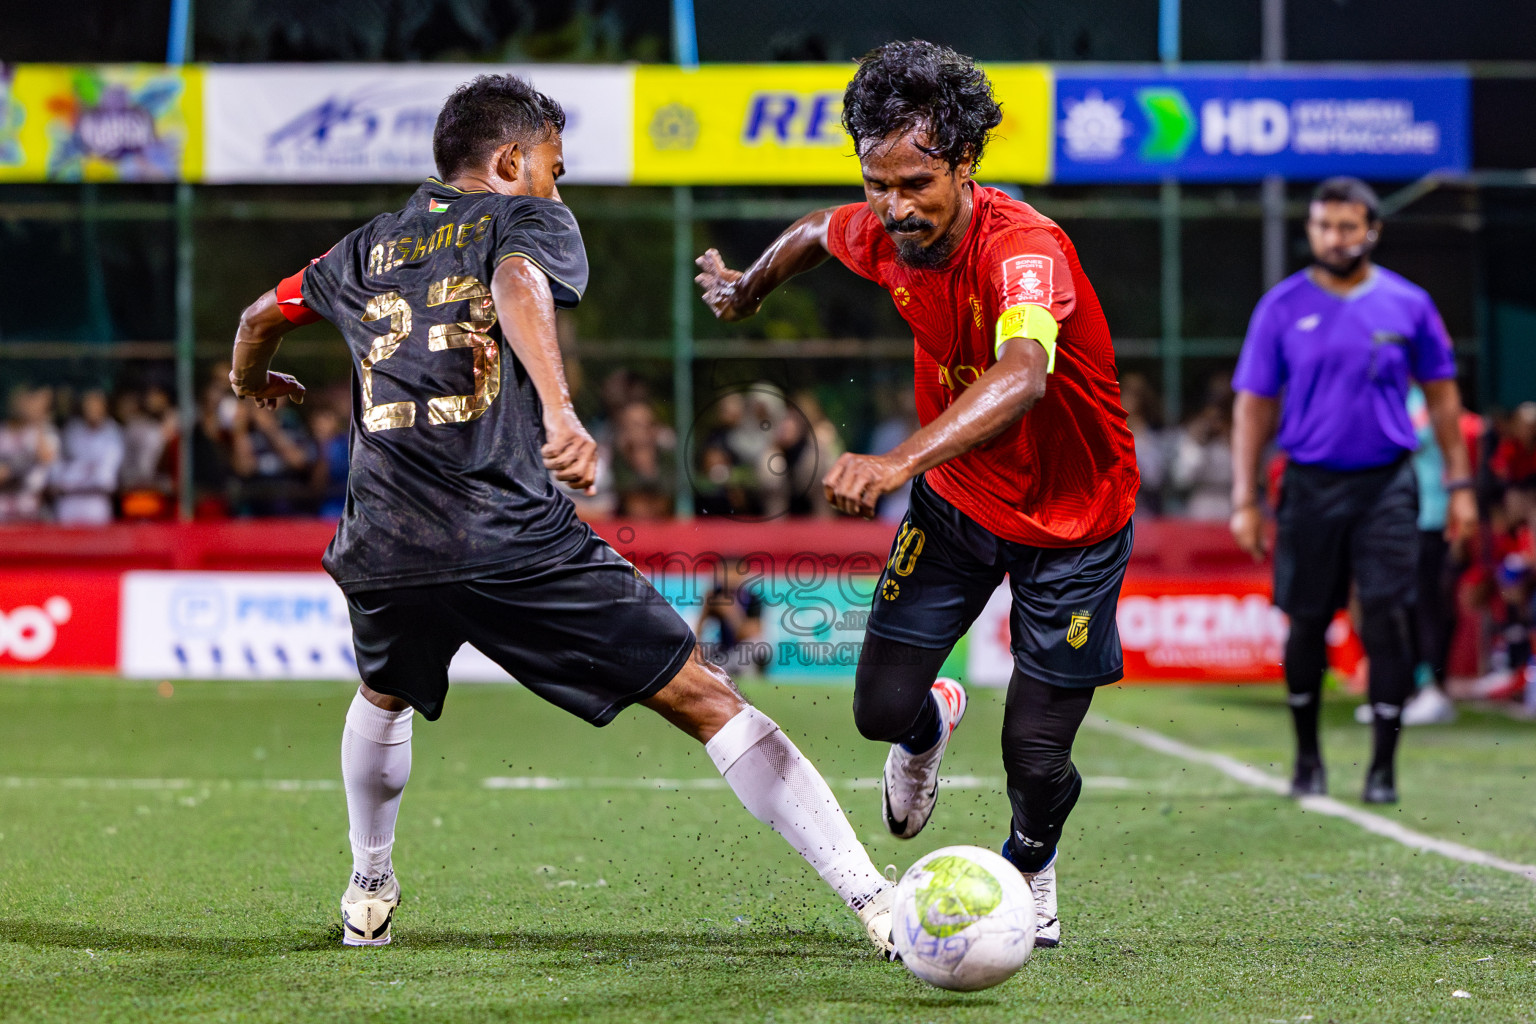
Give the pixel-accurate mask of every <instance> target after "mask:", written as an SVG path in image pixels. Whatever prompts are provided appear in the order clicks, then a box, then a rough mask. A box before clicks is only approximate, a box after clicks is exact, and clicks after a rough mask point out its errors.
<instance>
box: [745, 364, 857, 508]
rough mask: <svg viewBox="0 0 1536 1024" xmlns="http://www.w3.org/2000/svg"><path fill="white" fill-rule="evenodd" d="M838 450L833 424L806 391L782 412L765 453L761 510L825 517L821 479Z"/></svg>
mask: <svg viewBox="0 0 1536 1024" xmlns="http://www.w3.org/2000/svg"><path fill="white" fill-rule="evenodd" d="M842 453H843V442H842V438H840V437H839V436H838V433H837V427H836V426H834V425H833V423H832V421H831V420H829V419H827V415H826V413H824V412H823V411H822V408H821V402H820V400H818V399H817V398H816V396H815V395H814V394H812V393H811V392H809V391H801V392H799V393H797V394H796V395H795V398H794V401H793V403H792V404H790V405H789V407H788V408H786V409H785V410H784V412H783V415H782V417H781V418H780V419H779V423H778V427H777V429H776V430H775V431H774V436H773V443H772V445H771V446H770V448H769V449H768V451H767V453H766V458H765V460H764V467H765V468H766V470H767V473H766V474H765V475H764V477H763V478H762V482H763V489H764V500H763V512H764V514H765V515H769V516H779V515H786V514H787V515H792V516H810V515H815V516H831V515H832V511H833V510H832V506H831V505H829V504H827V501H826V497H825V495H824V493H823V492H822V488H821V479H822V477H824V476H826V475H827V472H828V471H829V470H830V469H831V468H832V464H833V463H834V462H836V461H837V457H838V456H839V455H841V454H842Z"/></svg>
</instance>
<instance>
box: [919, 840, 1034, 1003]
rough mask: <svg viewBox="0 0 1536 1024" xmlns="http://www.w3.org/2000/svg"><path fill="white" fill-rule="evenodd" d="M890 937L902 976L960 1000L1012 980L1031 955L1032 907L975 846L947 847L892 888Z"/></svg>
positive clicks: (1013, 872)
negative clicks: (947, 991)
mask: <svg viewBox="0 0 1536 1024" xmlns="http://www.w3.org/2000/svg"><path fill="white" fill-rule="evenodd" d="M891 937H892V939H893V940H894V941H895V943H896V952H897V953H899V954H901V962H902V963H904V964H906V965H907V970H909V971H911V972H912V973H913V974H915V975H917V976H918V977H919V978H921V979H922V980H923V981H926V982H927V983H928V984H930V985H936V986H938V987H939V988H947V989H953V990H955V991H959V992H974V991H976V990H977V989H983V988H991V987H992V986H993V985H997V984H1000V983H1001V982H1004V981H1007V980H1008V979H1009V978H1011V977H1012V976H1013V974H1014V972H1015V971H1017V970H1018V969H1019V968H1020V967H1023V966H1024V961H1026V960H1028V959H1029V954H1030V953H1031V952H1032V951H1033V950H1034V948H1035V900H1034V896H1033V895H1031V894H1030V891H1029V883H1027V882H1025V881H1024V876H1023V875H1021V874H1019V869H1018V868H1016V867H1014V866H1013V865H1012V864H1010V863H1008V862H1007V861H1006V860H1004V859H1003V858H1002V857H1000V856H998V855H997V854H995V853H993V852H992V851H991V850H983V849H982V848H981V847H979V846H946V847H944V848H943V849H942V850H935V851H933V852H932V853H930V854H928V856H926V857H924V858H923V859H922V860H920V861H918V862H917V863H916V864H913V865H912V866H911V867H910V868H908V869H907V873H906V874H905V875H902V876H901V881H900V882H899V883H898V884H897V886H896V902H895V907H894V910H893V912H892V919H891Z"/></svg>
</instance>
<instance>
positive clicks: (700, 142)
mask: <svg viewBox="0 0 1536 1024" xmlns="http://www.w3.org/2000/svg"><path fill="white" fill-rule="evenodd" d="M986 71H987V74H988V76H989V77H990V78H991V79H992V83H993V87H994V89H995V91H996V95H997V98H998V100H999V102H1000V103H1001V104H1002V107H1003V123H1002V124H1001V125H1000V126H999V127H998V129H997V133H996V137H995V138H994V139H993V141H992V143H991V145H990V146H989V147H988V149H987V152H986V155H985V157H984V158H983V160H982V168H981V174H980V177H981V179H982V180H983V181H1000V182H1042V181H1045V180H1047V179H1048V178H1049V176H1050V162H1051V139H1050V117H1049V111H1050V106H1051V72H1050V69H1049V68H1047V67H1042V66H1036V65H1020V64H1011V65H1010V64H994V65H988V66H987V68H986ZM852 74H853V68H852V65H849V64H735V65H716V66H706V67H702V68H693V69H687V68H677V67H670V66H660V65H654V66H643V67H640V68H638V69H637V70H636V77H635V123H634V140H635V163H634V172H635V176H634V181H635V183H636V184H656V185H661V184H685V185H686V184H761V185H767V184H805V185H844V184H846V185H856V184H858V183H859V180H860V177H859V164H858V160H857V159H855V158H854V155H853V145H852V143H851V141H850V140H849V138H848V136H847V135H846V134H845V133H844V131H843V126H842V116H843V90H845V89H846V88H847V87H848V80H849V78H851V77H852Z"/></svg>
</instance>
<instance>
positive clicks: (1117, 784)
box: [0, 775, 1140, 793]
mask: <svg viewBox="0 0 1536 1024" xmlns="http://www.w3.org/2000/svg"><path fill="white" fill-rule="evenodd" d="M828 781H829V782H830V783H831V785H832V786H833V787H834V788H837V789H879V788H880V780H879V779H829V780H828ZM940 781H941V782H942V784H943V785H944V787H945V788H947V789H979V790H989V789H990V790H996V791H998V792H1001V791H1002V790H1003V789H1004V788H1005V787H1006V785H1007V783H1006V782H1005V781H1004V779H1003V778H1002V776H989V775H946V776H944V777H943V778H942V779H941V780H940ZM1083 785H1084V786H1086V787H1088V788H1089V789H1131V788H1133V787H1135V786H1138V785H1140V783H1138V782H1136V781H1134V780H1131V779H1123V778H1119V777H1117V776H1113V775H1100V776H1089V777H1087V778H1084V779H1083ZM480 786H481V788H482V789H513V790H558V789H646V790H648V789H660V790H684V789H725V788H727V787H726V782H725V780H724V779H723V778H721V777H720V776H718V775H711V776H704V777H700V778H692V779H667V778H640V777H639V776H630V777H625V778H602V777H593V778H580V777H569V776H567V777H551V776H546V775H498V776H492V777H491V778H488V779H482V780H480ZM7 789H105V790H144V791H173V792H179V791H183V790H204V789H206V790H216V791H220V792H228V791H231V790H268V791H271V792H277V793H306V792H314V791H334V790H339V789H341V782H340V780H338V779H153V778H145V779H113V778H95V777H90V776H75V777H66V776H58V777H53V776H22V775H0V790H7Z"/></svg>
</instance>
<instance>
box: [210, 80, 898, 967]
mask: <svg viewBox="0 0 1536 1024" xmlns="http://www.w3.org/2000/svg"><path fill="white" fill-rule="evenodd" d="M564 126H565V114H564V112H563V110H561V108H560V105H559V104H558V103H556V102H555V101H554V100H552V99H550V98H549V97H548V96H545V95H544V94H542V93H539V92H537V91H536V90H534V89H533V87H532V86H530V85H529V84H528V83H526V82H524V81H522V80H521V79H518V78H516V77H515V76H511V75H487V76H481V77H480V78H478V79H476V80H475V81H474V82H471V83H469V84H467V85H465V86H463V87H461V88H460V89H459V90H457V91H456V92H455V93H454V94H453V95H452V96H451V97H449V99H448V101H447V102H446V104H445V105H444V107H443V110H442V112H441V114H440V115H439V116H438V121H437V125H436V128H435V130H434V133H433V156H434V158H435V160H436V163H437V166H438V170H439V172H440V174H439V177H437V178H432V179H428V180H427V182H426V183H424V184H423V185H422V186H421V187H420V188H419V189H417V191H416V193H415V194H414V195H413V196H412V197H411V199H410V201H409V202H408V203H407V204H406V206H405V208H404V209H402V210H400V211H398V212H396V213H389V214H384V215H382V216H379V217H376V218H374V219H373V220H371V221H369V222H368V223H367V224H365V225H363V226H362V227H361V228H359V229H357V230H356V231H354V232H352V233H351V234H350V235H348V236H347V237H346V238H344V239H342V240H341V241H340V242H339V243H337V244H336V245H335V246H334V247H333V248H332V249H331V250H330V251H329V252H327V253H326V254H325V255H324V256H322V257H320V258H319V259H317V260H314V261H313V262H312V263H311V264H310V266H308V267H306V268H305V269H304V270H302V271H300V272H299V273H298V274H295V275H293V276H292V277H290V278H288V279H286V280H284V281H283V282H281V283H280V284H279V285H278V286H277V287H276V288H274V289H272V290H271V291H269V292H267V293H266V294H265V295H263V296H262V297H261V298H259V299H257V300H256V302H254V303H253V304H252V305H251V306H250V307H249V308H248V309H246V310H245V312H244V314H242V316H241V320H240V328H239V331H238V333H237V335H236V339H235V347H234V358H233V369H232V371H231V372H230V383H231V385H232V386H233V387H234V389H235V393H236V394H237V395H239V396H241V397H242V398H250V399H254V400H255V401H257V402H258V403H260V404H263V405H272V404H275V403H277V402H279V401H281V400H282V399H283V398H284V397H287V398H289V399H291V400H293V401H302V399H303V394H304V389H303V386H302V385H301V384H300V383H299V382H298V381H297V380H295V379H294V378H292V377H290V376H288V375H286V374H282V373H275V372H272V371H271V370H270V369H269V367H270V365H271V361H272V359H273V357H274V355H275V354H276V352H277V348H278V345H279V342H280V340H281V338H282V336H283V335H284V334H285V333H287V332H288V331H289V330H291V329H292V328H294V327H295V326H297V325H299V324H301V323H307V322H310V321H312V320H318V319H321V318H323V319H326V320H329V321H330V322H331V323H332V324H334V325H335V326H336V327H337V329H338V330H340V332H341V334H342V337H343V338H344V339H345V340H346V343H347V346H348V348H349V349H350V350H351V355H352V361H353V368H354V373H353V378H352V428H351V442H350V452H351V467H350V472H349V475H348V481H347V500H346V507H345V512H344V514H343V516H342V518H341V522H340V523H339V524H338V526H337V530H336V536H335V538H334V539H333V540H332V542H331V545H330V547H329V549H328V550H327V551H326V554H325V558H324V565H325V568H326V570H327V571H329V572H330V574H331V575H332V576H333V577H334V578H335V579H336V582H337V583H338V584H339V585H340V587H341V588H342V590H343V592H344V593H345V594H346V597H347V604H348V610H349V612H350V616H351V620H352V630H353V640H354V646H355V649H356V651H357V663H358V671H359V674H360V675H361V676H362V680H363V685H362V687H361V688H360V690H359V693H358V697H357V699H356V700H354V702H353V705H352V708H351V709H350V710H349V711H348V714H347V727H346V729H345V730H344V732H343V737H342V775H343V781H344V784H345V788H346V792H347V808H348V815H349V820H350V825H351V831H350V836H351V841H352V850H353V877H352V884H351V885H349V886H348V888H347V892H346V895H345V896H343V898H342V923H343V941H344V942H346V943H347V944H349V945H378V944H382V943H384V942H387V941H389V929H390V922H391V920H392V917H393V912H394V909H395V907H396V906H397V905H398V903H399V884H398V882H397V881H396V880H395V878H394V872H393V866H392V861H391V859H390V850H391V848H392V846H393V841H394V825H395V820H396V815H397V813H398V807H399V799H400V793H401V791H402V790H403V787H404V784H405V779H406V778H407V777H408V776H409V769H410V736H411V724H410V723H411V719H412V716H413V715H414V714H415V713H416V712H420V713H421V715H422V716H423V717H425V718H427V719H428V720H435V719H436V718H437V717H438V716H439V715H440V714H441V713H442V710H443V704H444V700H445V698H446V696H447V692H448V663H449V661H450V660H451V659H452V657H453V655H454V653H455V652H456V651H457V650H458V649H459V647H461V646H462V645H463V644H465V643H470V644H473V645H474V646H475V647H477V648H479V649H480V650H481V651H483V652H484V653H485V654H486V655H487V656H489V657H490V658H491V659H492V660H494V661H496V662H497V663H498V664H500V665H501V666H502V667H503V668H505V669H506V670H507V671H508V672H509V673H510V674H511V675H512V676H513V677H514V678H516V679H517V680H518V681H519V682H521V683H522V684H523V685H524V686H526V687H528V689H530V690H532V691H533V692H534V693H536V694H538V695H539V696H540V697H543V698H544V699H546V700H548V701H550V702H551V703H554V704H556V705H557V706H559V707H561V708H564V709H565V710H567V711H570V712H571V713H573V714H577V715H580V716H581V717H583V718H585V719H586V720H587V721H589V722H592V723H593V724H595V725H603V724H606V723H607V722H608V721H610V720H612V718H613V717H614V716H615V715H617V714H618V713H619V712H620V711H622V710H623V709H624V708H625V707H628V706H629V705H631V704H635V703H644V704H645V705H646V706H647V707H649V708H651V709H653V710H655V711H657V712H659V713H660V714H661V715H662V716H663V717H665V718H666V719H667V720H668V721H669V722H671V723H673V724H674V725H676V726H678V727H679V728H680V729H682V730H683V731H684V732H686V733H688V735H690V736H692V737H694V738H695V739H697V740H699V741H700V742H703V743H704V744H705V748H706V750H707V751H708V752H709V754H710V757H711V759H712V761H713V762H714V764H715V766H716V767H717V768H718V769H719V771H720V772H721V773H722V774H723V775H724V776H725V779H726V781H727V782H728V783H729V784H730V786H731V788H732V790H733V791H735V793H736V794H737V796H738V797H739V798H740V799H741V800H742V802H743V803H744V804H745V805H746V806H747V808H748V810H750V811H751V812H752V814H753V815H754V816H756V817H757V818H758V819H759V820H761V821H764V822H766V823H768V824H770V825H772V827H773V828H774V829H775V830H776V831H778V832H779V833H780V834H781V835H783V836H784V837H785V839H787V840H788V841H789V842H790V843H791V845H793V846H794V847H795V849H796V850H797V851H799V852H800V854H801V855H802V856H803V857H805V859H806V860H807V861H809V862H810V863H811V865H812V866H813V867H815V868H816V870H817V871H818V873H820V874H821V876H822V877H823V878H824V879H825V880H826V881H827V883H828V884H829V885H831V886H832V888H833V889H834V890H835V891H837V893H838V894H839V895H840V896H841V897H842V898H843V899H844V901H845V902H846V903H847V904H848V905H849V906H850V907H852V908H853V909H854V910H856V911H858V912H859V915H860V918H861V919H862V920H863V921H864V924H865V927H866V930H867V932H868V934H869V936H870V938H871V940H872V941H873V942H874V943H875V944H876V945H877V946H880V947H882V948H885V949H889V947H890V942H889V933H890V920H889V918H890V914H889V905H890V895H891V890H890V888H888V887H887V884H886V883H885V881H884V879H883V878H882V877H881V875H880V874H879V873H878V872H877V871H876V870H875V868H874V866H873V865H872V864H871V863H870V861H869V857H868V855H867V854H866V853H865V851H864V849H863V847H862V846H861V845H860V844H859V842H858V840H857V838H856V836H855V835H854V833H853V829H852V827H851V826H850V825H849V824H848V822H847V820H846V818H844V816H843V814H842V811H841V810H840V809H839V808H838V806H837V802H836V799H835V798H834V797H833V796H832V793H831V790H830V789H828V788H827V786H826V783H825V782H824V781H823V780H822V778H821V776H820V775H819V774H817V772H816V769H815V768H814V767H813V766H812V765H811V764H810V763H809V762H808V761H806V760H805V759H804V758H803V757H802V756H801V755H800V753H799V751H798V750H796V749H795V747H794V744H793V743H791V742H790V741H789V740H788V739H787V738H786V737H785V736H784V734H783V733H782V732H780V731H779V729H778V727H777V726H776V725H774V723H773V722H772V721H771V720H770V719H768V718H767V716H765V715H763V714H762V713H761V712H759V711H757V710H756V709H755V708H752V707H751V706H750V705H749V704H748V703H747V702H746V700H745V698H743V697H742V696H741V693H740V692H739V691H738V690H737V689H736V687H735V685H734V684H733V683H732V682H731V680H730V677H729V676H727V675H726V674H725V673H724V672H723V671H721V670H720V669H719V668H717V667H715V666H713V665H710V664H709V663H708V662H707V661H706V660H705V659H703V658H702V657H700V655H699V653H698V649H697V645H696V643H695V640H694V636H693V633H692V631H691V630H690V629H689V628H688V626H687V624H686V623H684V621H683V620H682V619H681V618H680V617H679V616H678V615H677V613H676V612H675V611H673V610H672V608H671V607H670V606H669V605H668V604H667V603H666V601H665V600H664V599H663V598H662V597H661V596H660V594H658V593H657V592H656V590H655V589H654V588H653V587H652V586H651V584H650V583H649V581H647V580H646V579H645V578H644V577H643V576H641V575H640V573H639V571H638V570H636V569H635V568H634V567H633V566H632V565H630V564H629V563H628V562H627V561H625V560H624V559H623V558H622V557H620V556H619V555H618V554H617V553H616V552H615V551H614V550H613V549H612V548H611V547H609V546H608V545H607V544H606V543H605V542H603V541H602V540H601V539H600V538H598V537H597V536H596V535H595V534H594V533H593V532H592V530H591V529H590V528H589V527H588V526H587V525H586V524H584V523H582V522H581V521H580V520H579V519H577V518H576V515H575V511H574V507H573V505H572V503H571V501H570V499H569V498H568V497H566V496H565V494H564V493H563V492H562V491H561V490H560V489H559V488H558V487H557V486H556V484H555V483H554V482H552V481H551V480H550V475H551V474H553V475H554V477H555V479H556V480H557V481H558V482H559V483H561V484H564V485H566V486H569V487H572V488H576V489H590V488H591V487H592V485H593V480H594V478H595V475H596V466H597V446H596V444H595V443H594V442H593V440H592V438H591V436H590V435H589V434H588V433H587V431H586V429H585V428H584V427H583V426H582V424H581V422H580V421H579V420H578V419H577V417H576V413H575V410H574V408H573V407H572V404H571V397H570V394H569V391H568V389H567V386H566V381H565V374H564V369H563V367H562V364H561V360H560V351H559V346H558V343H557V341H556V336H555V309H556V307H558V306H567V307H568V306H574V305H576V304H577V303H578V302H579V301H580V300H581V296H582V292H583V291H584V290H585V289H586V286H587V261H586V252H585V250H584V249H583V247H582V242H581V232H580V230H579V229H578V228H577V225H576V219H575V217H574V216H573V215H572V214H571V212H570V210H569V209H568V208H567V207H566V206H565V205H564V203H563V202H562V201H561V199H560V193H559V189H558V187H557V186H556V181H557V179H558V178H559V177H560V175H561V174H562V173H563V170H564V162H563V154H562V146H561V132H562V131H563V130H564Z"/></svg>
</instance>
